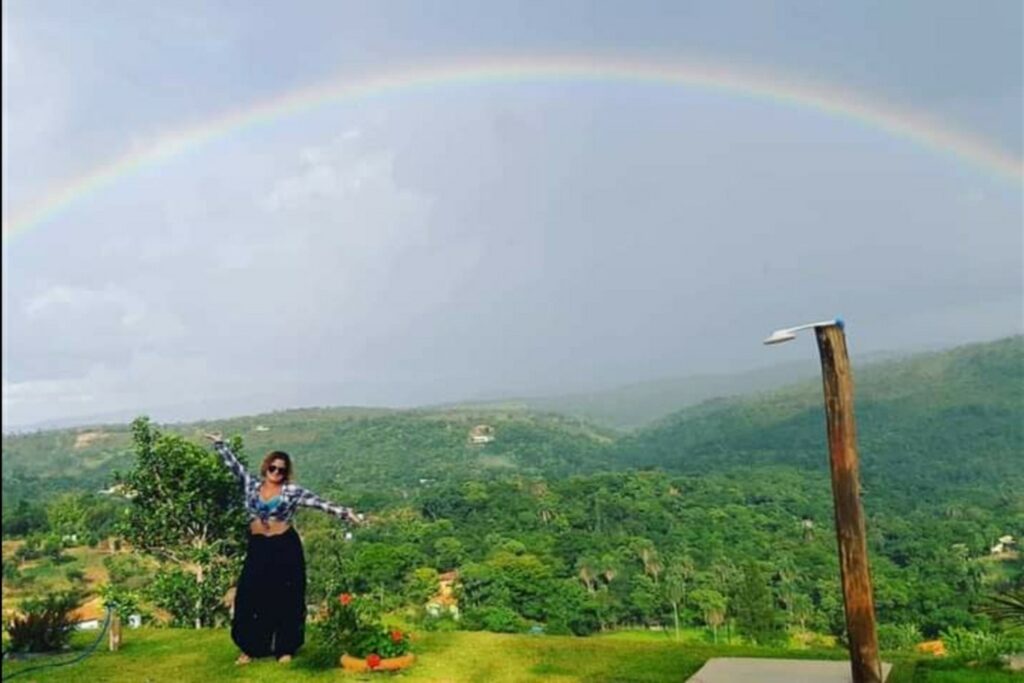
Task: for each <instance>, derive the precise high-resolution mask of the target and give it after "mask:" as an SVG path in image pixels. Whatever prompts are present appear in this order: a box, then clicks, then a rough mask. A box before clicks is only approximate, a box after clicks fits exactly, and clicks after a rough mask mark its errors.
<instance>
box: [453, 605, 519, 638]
mask: <svg viewBox="0 0 1024 683" xmlns="http://www.w3.org/2000/svg"><path fill="white" fill-rule="evenodd" d="M464 623H465V626H466V628H467V629H469V630H471V631H492V632H494V633H520V632H522V631H524V630H525V629H526V622H525V621H524V620H523V618H522V617H520V616H519V615H518V614H516V612H515V610H513V609H511V608H509V607H502V606H497V607H477V608H475V609H471V610H467V611H466V616H465V619H464Z"/></svg>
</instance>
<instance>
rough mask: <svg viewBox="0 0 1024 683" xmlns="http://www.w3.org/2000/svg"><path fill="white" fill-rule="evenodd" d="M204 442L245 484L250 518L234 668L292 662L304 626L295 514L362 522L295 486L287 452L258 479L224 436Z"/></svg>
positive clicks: (272, 456) (238, 593) (271, 457)
mask: <svg viewBox="0 0 1024 683" xmlns="http://www.w3.org/2000/svg"><path fill="white" fill-rule="evenodd" d="M206 437H207V438H208V439H210V440H211V441H212V442H213V447H214V448H215V449H216V450H217V453H219V454H220V457H221V459H222V460H223V461H224V464H225V465H227V467H228V469H229V470H231V473H232V474H233V475H235V478H236V479H238V481H239V482H241V484H242V486H243V489H244V491H245V509H246V511H247V512H248V513H249V544H248V548H247V549H246V553H245V564H244V565H243V567H242V575H241V577H240V578H239V579H238V586H237V588H236V589H235V614H234V618H233V619H232V622H231V639H232V640H234V641H235V645H237V646H238V648H239V649H240V650H241V651H242V654H241V655H239V656H238V659H237V661H236V663H238V664H248V663H249V662H250V661H252V660H253V659H254V658H256V657H266V656H269V655H274V656H275V657H277V661H279V662H281V663H287V662H290V661H291V659H292V655H294V654H295V652H296V651H297V650H298V649H299V647H301V646H302V643H303V641H304V639H305V635H304V634H305V627H306V562H305V559H304V558H303V554H302V541H301V540H300V539H299V535H298V534H297V533H296V532H295V529H294V528H293V527H292V524H291V522H292V518H293V517H294V516H295V510H296V509H297V508H298V506H300V505H304V506H306V507H313V508H318V509H320V510H324V511H325V512H328V513H330V514H332V515H335V516H336V517H339V518H341V519H342V520H344V521H346V522H351V523H359V522H361V521H362V520H363V517H362V515H357V514H356V513H355V512H354V511H353V510H352V509H351V508H347V507H343V506H341V505H334V504H333V503H329V502H327V501H326V500H324V499H322V498H320V497H319V496H317V495H316V494H314V493H312V492H310V491H307V490H306V489H304V488H302V487H301V486H298V485H296V484H293V483H291V476H292V460H291V458H290V457H289V456H288V454H287V453H283V452H281V451H272V452H270V453H268V454H267V455H266V457H264V458H263V464H262V465H261V466H260V476H259V477H254V476H253V475H251V474H249V473H248V472H247V471H246V470H245V468H244V467H243V466H242V463H240V462H239V461H238V457H237V456H235V454H234V453H233V452H232V451H231V448H230V447H229V446H228V445H227V444H226V443H224V438H223V437H222V436H221V435H220V434H207V435H206Z"/></svg>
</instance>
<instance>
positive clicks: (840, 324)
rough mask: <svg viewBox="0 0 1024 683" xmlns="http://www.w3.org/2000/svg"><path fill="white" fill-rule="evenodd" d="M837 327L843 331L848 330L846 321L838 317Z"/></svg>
mask: <svg viewBox="0 0 1024 683" xmlns="http://www.w3.org/2000/svg"><path fill="white" fill-rule="evenodd" d="M836 327H838V328H839V329H841V330H845V329H846V321H845V320H843V319H842V318H841V317H839V316H838V315H837V316H836Z"/></svg>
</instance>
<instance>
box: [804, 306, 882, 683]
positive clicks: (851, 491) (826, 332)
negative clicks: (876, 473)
mask: <svg viewBox="0 0 1024 683" xmlns="http://www.w3.org/2000/svg"><path fill="white" fill-rule="evenodd" d="M814 333H815V335H816V336H817V338H818V351H819V353H820V354H821V374H822V381H823V383H824V387H825V421H826V423H827V425H828V450H829V459H830V461H831V470H832V499H833V503H834V506H835V516H836V537H837V538H838V540H839V568H840V570H841V572H842V581H843V603H844V605H845V607H846V630H847V634H848V637H849V640H850V665H851V667H852V668H853V681H854V683H882V680H883V679H882V663H881V660H880V659H879V657H878V634H877V632H876V630H875V599H874V595H873V594H872V592H871V574H870V570H869V566H868V548H867V538H866V534H865V531H864V509H863V507H862V506H861V501H860V476H859V472H858V463H857V427H856V424H855V421H854V416H853V375H852V374H851V372H850V359H849V356H848V355H847V352H846V335H845V334H844V333H843V326H842V323H841V322H839V323H837V324H835V325H827V326H822V327H815V328H814Z"/></svg>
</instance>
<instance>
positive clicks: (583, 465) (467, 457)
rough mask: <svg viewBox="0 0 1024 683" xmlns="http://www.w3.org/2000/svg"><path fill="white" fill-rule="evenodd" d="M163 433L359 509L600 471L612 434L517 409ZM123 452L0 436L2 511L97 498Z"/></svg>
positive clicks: (384, 413) (235, 423)
mask: <svg viewBox="0 0 1024 683" xmlns="http://www.w3.org/2000/svg"><path fill="white" fill-rule="evenodd" d="M480 425H485V426H487V427H490V428H491V430H493V433H494V436H495V438H494V440H493V441H492V442H490V443H485V444H473V443H471V439H470V436H471V431H472V430H473V429H474V428H475V427H477V426H480ZM163 429H164V430H165V431H168V432H172V433H178V434H182V435H184V436H186V437H187V438H189V439H192V440H194V441H196V442H197V443H205V439H204V438H203V433H204V432H208V431H221V432H223V433H224V434H226V435H229V436H230V435H240V436H242V438H243V439H244V443H245V452H244V453H243V457H246V456H247V459H248V461H249V463H250V465H254V464H255V463H256V462H257V461H258V459H259V457H260V456H261V455H262V454H263V453H265V452H267V451H269V450H273V449H278V450H284V451H287V452H289V453H291V454H292V455H293V456H294V458H295V462H296V469H297V472H298V476H299V479H300V481H301V482H302V483H304V484H306V485H308V486H311V487H317V488H329V489H331V490H333V491H335V492H338V493H344V494H346V495H356V494H358V495H359V500H360V501H361V502H362V504H363V505H372V504H374V503H375V501H376V499H377V498H379V499H380V500H382V501H385V500H394V496H395V494H399V495H400V496H407V495H409V494H410V493H411V492H412V491H414V490H418V489H420V488H422V487H425V486H429V485H431V484H432V483H436V482H439V481H444V482H451V481H463V480H468V479H493V478H496V477H501V476H504V475H508V474H517V475H518V474H521V475H527V476H544V477H562V476H567V475H570V474H573V473H581V472H590V471H594V470H599V469H608V468H609V466H610V461H609V459H608V458H609V457H610V455H611V452H610V450H609V446H610V444H611V443H612V434H611V433H610V432H607V431H606V430H603V429H600V428H596V427H594V426H592V425H589V424H587V423H584V422H582V421H580V420H578V419H575V418H565V417H562V416H560V415H554V414H534V413H528V412H526V411H524V410H517V409H507V410H505V409H493V410H474V411H472V412H467V411H461V410H446V411H440V410H430V411H426V410H424V411H418V410H405V411H389V410H371V409H358V408H324V409H303V410H288V411H282V412H278V413H272V414H267V415H259V416H254V417H245V418H237V419H232V420H220V421H214V422H209V423H195V424H186V425H168V426H165V427H164V428H163ZM130 448H131V444H130V434H129V431H128V428H127V426H125V425H119V426H107V427H94V428H89V429H78V430H64V431H58V432H39V433H35V434H26V435H19V436H5V437H4V439H3V493H4V496H5V505H10V504H11V503H12V502H14V501H15V500H18V499H22V498H29V499H41V498H42V499H45V498H46V497H48V496H49V495H52V494H54V493H58V492H61V491H65V490H71V489H77V490H86V491H96V490H99V489H103V488H105V487H106V486H108V485H109V482H110V480H111V476H112V474H113V472H114V470H116V469H119V468H120V469H125V468H127V467H128V466H129V465H130V462H131V451H130ZM8 496H9V497H8Z"/></svg>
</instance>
